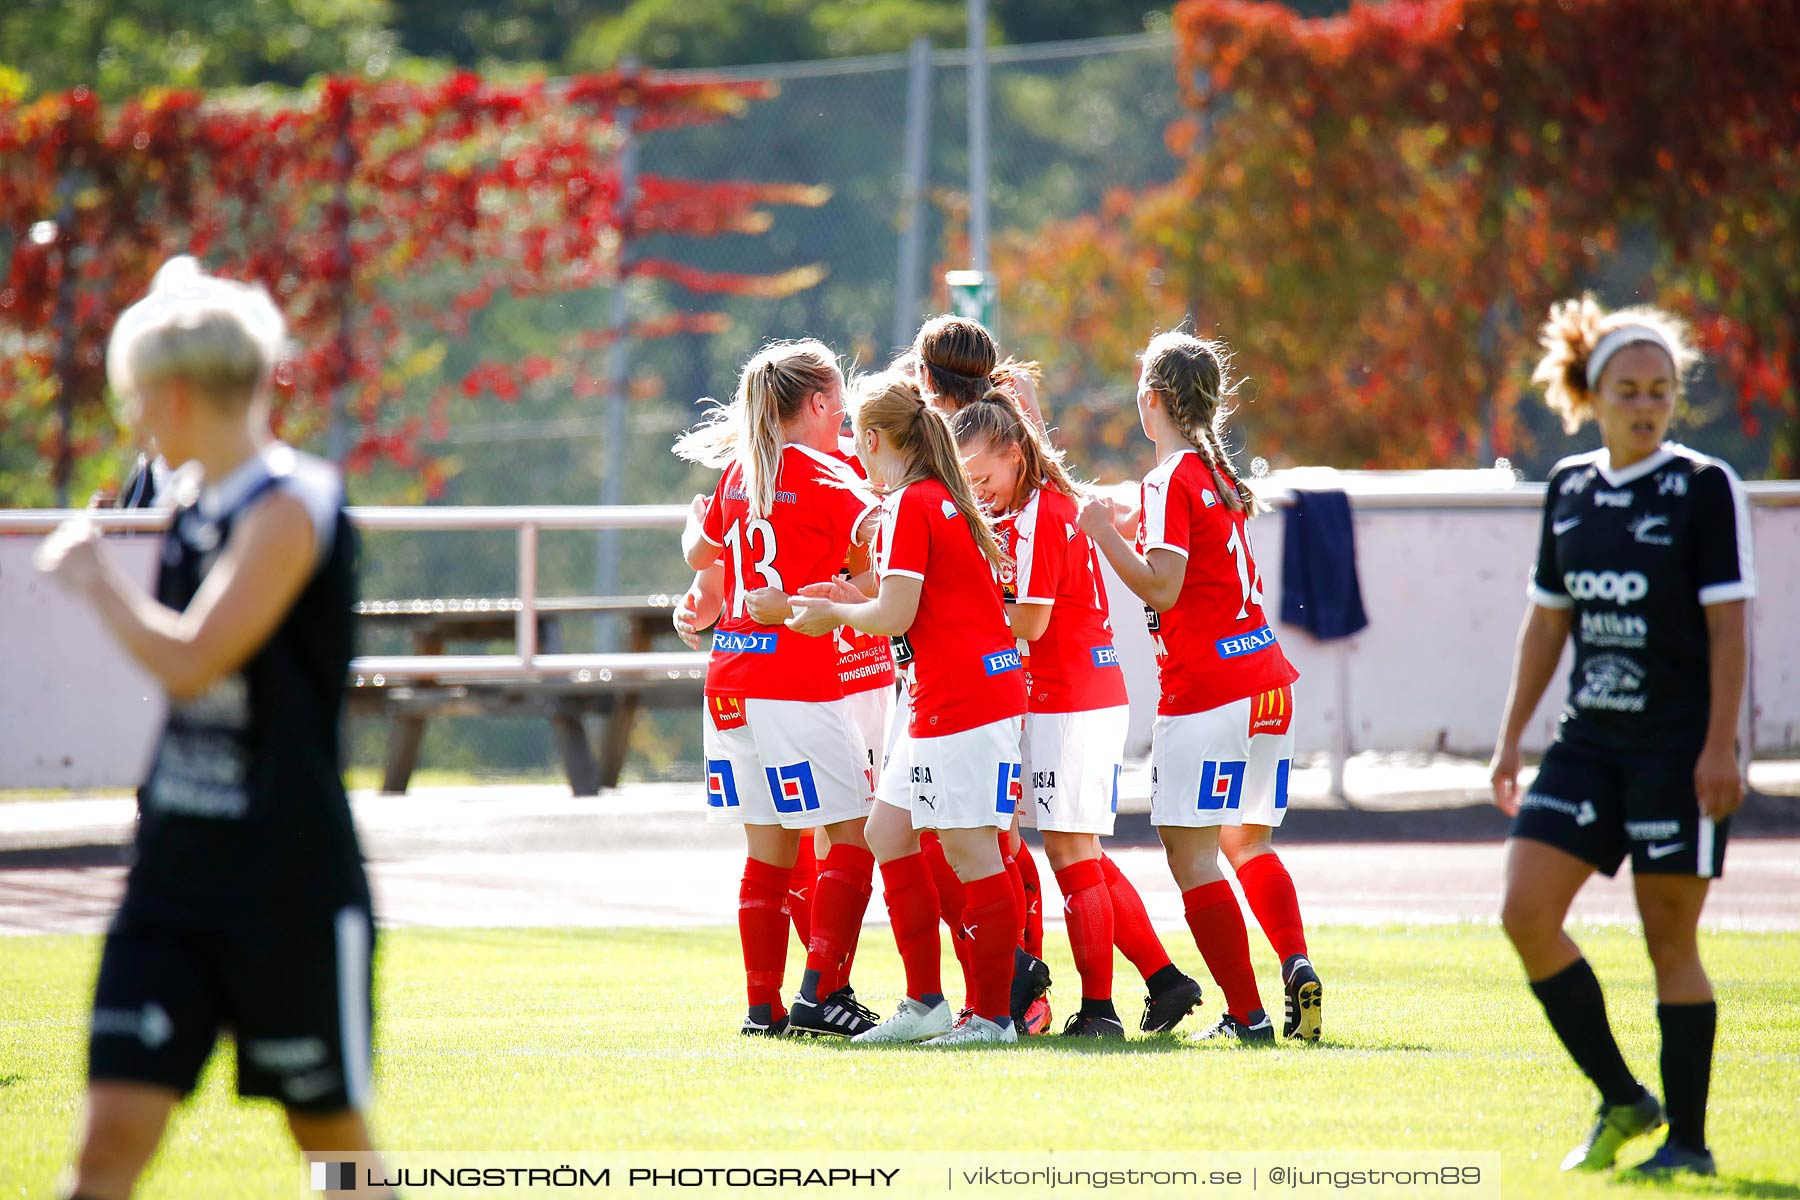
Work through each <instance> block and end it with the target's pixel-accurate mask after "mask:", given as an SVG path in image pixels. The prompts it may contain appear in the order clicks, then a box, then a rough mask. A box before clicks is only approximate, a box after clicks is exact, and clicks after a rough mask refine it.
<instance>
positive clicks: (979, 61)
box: [969, 0, 988, 272]
mask: <svg viewBox="0 0 1800 1200" xmlns="http://www.w3.org/2000/svg"><path fill="white" fill-rule="evenodd" d="M969 266H970V267H972V268H973V269H975V270H977V271H982V272H986V271H987V269H988V61H987V0H969Z"/></svg>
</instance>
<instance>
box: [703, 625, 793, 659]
mask: <svg viewBox="0 0 1800 1200" xmlns="http://www.w3.org/2000/svg"><path fill="white" fill-rule="evenodd" d="M776 636H777V635H775V634H773V633H726V632H725V631H724V630H722V629H721V630H715V631H714V632H713V641H712V648H713V652H714V653H716V654H773V653H775V639H776Z"/></svg>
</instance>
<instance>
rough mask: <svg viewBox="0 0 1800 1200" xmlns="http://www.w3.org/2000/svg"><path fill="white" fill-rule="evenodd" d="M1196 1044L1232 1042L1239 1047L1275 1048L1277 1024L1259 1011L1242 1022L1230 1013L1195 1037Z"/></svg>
mask: <svg viewBox="0 0 1800 1200" xmlns="http://www.w3.org/2000/svg"><path fill="white" fill-rule="evenodd" d="M1193 1040H1194V1041H1196V1042H1214V1043H1218V1042H1232V1043H1235V1044H1236V1045H1239V1046H1273V1045H1274V1044H1275V1022H1273V1021H1271V1020H1269V1014H1268V1013H1266V1012H1264V1011H1263V1010H1262V1009H1260V1008H1259V1009H1257V1010H1256V1011H1255V1012H1253V1013H1251V1014H1250V1015H1249V1016H1248V1017H1246V1018H1245V1019H1244V1020H1242V1021H1240V1020H1238V1019H1237V1018H1236V1017H1234V1016H1232V1015H1231V1014H1230V1013H1226V1014H1225V1015H1224V1016H1222V1017H1220V1018H1219V1023H1218V1024H1216V1025H1214V1026H1213V1027H1212V1028H1211V1029H1208V1030H1205V1031H1204V1032H1202V1033H1196V1034H1195V1035H1194V1037H1193Z"/></svg>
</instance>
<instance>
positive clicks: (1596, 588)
mask: <svg viewBox="0 0 1800 1200" xmlns="http://www.w3.org/2000/svg"><path fill="white" fill-rule="evenodd" d="M1563 590H1564V591H1566V592H1568V593H1569V595H1571V596H1573V597H1575V599H1577V600H1611V601H1612V602H1613V603H1614V604H1618V605H1626V604H1636V603H1637V602H1638V601H1639V600H1642V599H1643V598H1644V597H1645V596H1648V595H1649V594H1650V581H1649V580H1648V579H1646V578H1645V577H1644V573H1643V572H1642V571H1625V572H1623V573H1621V572H1618V571H1566V572H1564V573H1563Z"/></svg>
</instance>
